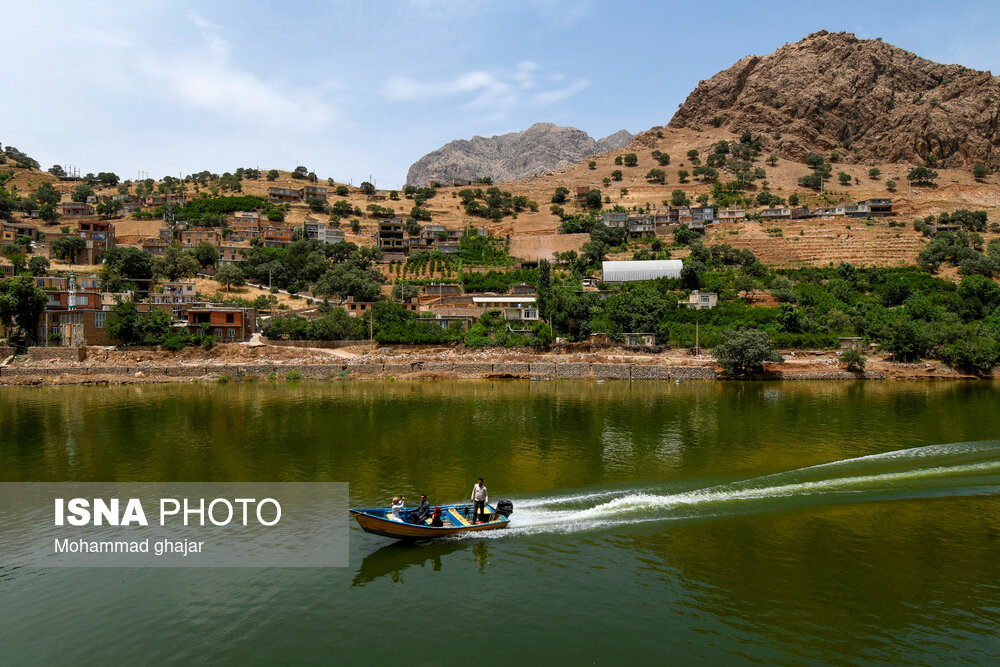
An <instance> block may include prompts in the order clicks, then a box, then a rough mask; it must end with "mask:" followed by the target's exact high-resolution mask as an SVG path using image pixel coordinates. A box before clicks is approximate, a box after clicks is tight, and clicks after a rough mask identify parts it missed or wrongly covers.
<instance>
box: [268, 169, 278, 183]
mask: <svg viewBox="0 0 1000 667" xmlns="http://www.w3.org/2000/svg"><path fill="white" fill-rule="evenodd" d="M267 180H269V181H276V180H278V170H277V169H271V170H270V171H268V172H267Z"/></svg>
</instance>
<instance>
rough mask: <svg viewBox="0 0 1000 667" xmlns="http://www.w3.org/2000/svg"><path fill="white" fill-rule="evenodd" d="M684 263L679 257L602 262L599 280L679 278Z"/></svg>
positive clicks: (622, 281)
mask: <svg viewBox="0 0 1000 667" xmlns="http://www.w3.org/2000/svg"><path fill="white" fill-rule="evenodd" d="M683 266H684V263H683V262H681V260H679V259H646V260H633V261H628V262H604V263H603V264H602V266H601V281H602V282H606V283H631V282H637V281H640V280H656V279H657V278H680V277H681V267H683Z"/></svg>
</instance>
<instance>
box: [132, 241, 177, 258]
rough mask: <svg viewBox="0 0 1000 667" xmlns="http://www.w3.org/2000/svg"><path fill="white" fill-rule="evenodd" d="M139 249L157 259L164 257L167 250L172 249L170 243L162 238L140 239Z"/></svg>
mask: <svg viewBox="0 0 1000 667" xmlns="http://www.w3.org/2000/svg"><path fill="white" fill-rule="evenodd" d="M139 247H140V248H141V249H142V251H143V252H148V253H149V254H150V255H153V256H155V257H162V256H163V254H164V253H166V252H167V248H169V247H170V242H169V241H165V240H163V239H162V238H155V239H154V238H141V239H139Z"/></svg>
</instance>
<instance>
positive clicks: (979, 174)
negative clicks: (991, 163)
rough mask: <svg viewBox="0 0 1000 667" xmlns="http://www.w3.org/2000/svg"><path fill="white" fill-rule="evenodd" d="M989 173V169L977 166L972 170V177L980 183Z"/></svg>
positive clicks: (981, 165) (984, 166)
mask: <svg viewBox="0 0 1000 667" xmlns="http://www.w3.org/2000/svg"><path fill="white" fill-rule="evenodd" d="M989 173H990V170H989V167H987V166H986V165H985V164H977V165H975V166H974V167H973V168H972V175H973V176H974V177H975V179H976V180H977V181H982V180H983V179H984V178H986V175H987V174H989Z"/></svg>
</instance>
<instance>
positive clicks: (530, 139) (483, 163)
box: [406, 123, 632, 186]
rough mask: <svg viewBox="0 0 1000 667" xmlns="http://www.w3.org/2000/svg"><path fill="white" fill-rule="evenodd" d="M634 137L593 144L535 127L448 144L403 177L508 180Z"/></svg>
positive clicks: (578, 133) (416, 181) (562, 130)
mask: <svg viewBox="0 0 1000 667" xmlns="http://www.w3.org/2000/svg"><path fill="white" fill-rule="evenodd" d="M631 140H632V134H631V133H629V132H628V131H626V130H619V131H618V132H615V133H614V134H612V135H610V136H607V137H604V138H603V139H599V140H595V139H593V138H592V137H591V136H590V135H589V134H587V133H586V132H584V131H583V130H578V129H576V128H575V127H561V126H559V125H553V124H552V123H535V124H534V125H532V126H531V127H529V128H528V129H527V130H524V131H522V132H511V133H508V134H501V135H497V136H493V137H489V138H486V137H480V136H475V137H473V138H472V139H471V140H466V139H459V140H456V141H451V142H448V143H447V144H445V145H444V146H442V147H441V148H439V149H437V150H435V151H432V152H430V153H428V154H427V155H425V156H423V157H422V158H420V159H419V160H417V161H416V162H414V163H413V164H412V165H411V166H410V169H409V171H408V172H407V175H406V182H407V184H409V185H416V186H424V185H427V183H428V181H432V180H436V181H446V180H451V179H453V178H459V179H467V180H475V179H477V178H480V177H484V176H485V177H489V178H491V179H493V181H494V182H501V181H511V180H515V179H518V178H524V177H525V176H531V175H534V174H540V173H542V172H545V171H551V170H552V169H557V168H559V167H565V166H567V165H570V164H573V163H576V162H579V161H580V160H582V159H584V158H585V157H587V156H588V155H593V154H596V153H603V152H606V151H611V150H615V149H617V148H621V147H622V146H624V145H625V144H627V143H628V142H630V141H631Z"/></svg>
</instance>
